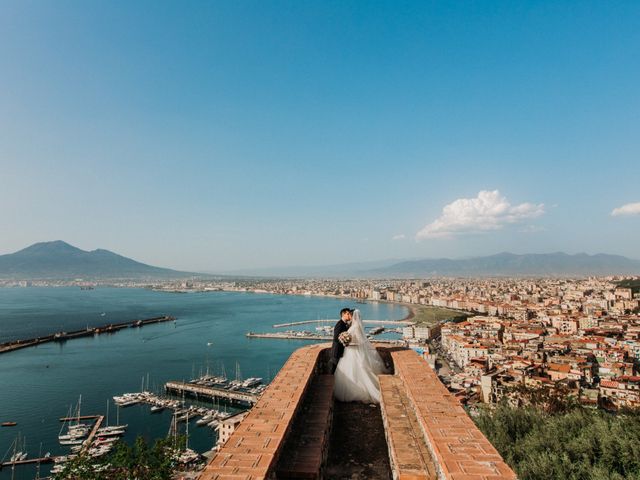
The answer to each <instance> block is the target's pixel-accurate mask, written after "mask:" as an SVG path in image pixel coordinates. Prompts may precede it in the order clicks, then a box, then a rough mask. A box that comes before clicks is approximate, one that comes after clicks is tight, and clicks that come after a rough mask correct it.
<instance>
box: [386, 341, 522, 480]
mask: <svg viewBox="0 0 640 480" xmlns="http://www.w3.org/2000/svg"><path fill="white" fill-rule="evenodd" d="M391 356H392V358H393V363H394V367H395V372H396V375H398V376H399V377H400V378H401V379H402V380H403V382H404V386H405V389H406V390H405V391H406V393H407V396H408V397H409V399H410V400H411V403H412V404H413V407H414V408H415V411H416V415H417V417H418V421H419V423H420V426H421V428H422V432H423V434H424V437H425V440H426V442H427V445H428V446H429V449H430V451H431V455H432V457H433V460H434V463H435V465H436V469H437V470H438V477H439V478H441V479H450V480H515V479H516V474H515V473H514V472H513V470H511V468H509V466H508V465H507V464H506V463H505V462H504V460H503V459H502V457H501V456H500V454H499V453H498V451H497V450H496V449H495V448H494V447H493V445H491V443H489V440H487V438H486V437H485V436H484V435H483V434H482V432H481V431H480V430H479V429H478V427H476V425H475V423H473V420H471V418H469V416H468V415H467V412H466V411H465V410H464V408H462V406H461V405H460V403H459V402H458V401H457V400H456V399H455V398H454V396H453V395H451V394H450V393H449V391H448V390H447V389H446V387H445V386H444V385H443V384H442V383H441V382H440V380H439V379H438V376H437V375H436V373H435V372H434V371H433V370H432V369H431V367H429V366H428V364H427V363H426V362H425V361H424V360H423V359H422V358H420V356H419V355H418V354H417V353H416V352H414V351H412V350H404V349H398V350H395V351H393V352H392V353H391Z"/></svg>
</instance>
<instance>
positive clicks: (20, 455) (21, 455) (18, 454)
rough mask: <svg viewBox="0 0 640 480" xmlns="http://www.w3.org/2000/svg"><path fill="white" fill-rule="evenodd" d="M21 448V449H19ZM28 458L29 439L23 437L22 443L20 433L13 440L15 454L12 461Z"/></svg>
mask: <svg viewBox="0 0 640 480" xmlns="http://www.w3.org/2000/svg"><path fill="white" fill-rule="evenodd" d="M19 449H20V450H19ZM26 459H27V439H26V437H22V443H21V442H20V433H18V436H17V437H16V439H15V440H14V442H13V455H11V458H10V460H9V461H10V462H14V463H15V462H21V461H22V460H26Z"/></svg>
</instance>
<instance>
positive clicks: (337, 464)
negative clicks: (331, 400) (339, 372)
mask: <svg viewBox="0 0 640 480" xmlns="http://www.w3.org/2000/svg"><path fill="white" fill-rule="evenodd" d="M324 473H325V476H324V478H325V479H327V480H347V479H349V480H391V478H392V476H391V467H390V465H389V453H388V448H387V442H386V439H385V436H384V425H383V423H382V416H381V414H380V408H379V406H377V405H373V406H370V405H367V404H363V403H356V402H348V403H344V402H338V401H336V402H335V407H334V416H333V428H332V430H331V441H330V444H329V459H328V461H327V467H326V469H325V472H324Z"/></svg>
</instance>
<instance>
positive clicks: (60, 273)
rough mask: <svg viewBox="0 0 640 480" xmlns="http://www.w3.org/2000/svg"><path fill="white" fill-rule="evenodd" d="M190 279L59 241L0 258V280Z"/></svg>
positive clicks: (39, 243)
mask: <svg viewBox="0 0 640 480" xmlns="http://www.w3.org/2000/svg"><path fill="white" fill-rule="evenodd" d="M185 275H190V274H189V273H188V272H180V271H176V270H171V269H168V268H161V267H154V266H151V265H147V264H145V263H141V262H138V261H136V260H133V259H130V258H127V257H125V256H122V255H119V254H117V253H114V252H111V251H109V250H105V249H103V248H98V249H95V250H91V251H86V250H82V249H80V248H78V247H74V246H73V245H70V244H68V243H67V242H64V241H62V240H54V241H50V242H38V243H34V244H33V245H29V246H28V247H26V248H23V249H22V250H18V251H17V252H14V253H9V254H5V255H0V278H2V277H3V278H16V279H36V278H41V279H69V278H171V277H184V276H185Z"/></svg>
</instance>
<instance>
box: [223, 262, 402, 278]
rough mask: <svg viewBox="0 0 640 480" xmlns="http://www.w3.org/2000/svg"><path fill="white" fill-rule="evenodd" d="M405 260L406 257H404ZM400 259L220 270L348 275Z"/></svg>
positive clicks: (269, 274)
mask: <svg viewBox="0 0 640 480" xmlns="http://www.w3.org/2000/svg"><path fill="white" fill-rule="evenodd" d="M405 260H406V259H405ZM401 261H404V260H401V259H389V260H377V261H375V260H374V261H370V262H354V263H341V264H337V265H309V266H286V267H267V268H248V269H243V270H232V271H226V272H220V273H222V274H224V275H242V276H252V277H280V278H282V277H285V278H304V277H348V276H350V275H352V274H353V272H364V271H368V270H377V269H382V268H386V267H389V266H391V265H395V264H397V263H398V262H401Z"/></svg>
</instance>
